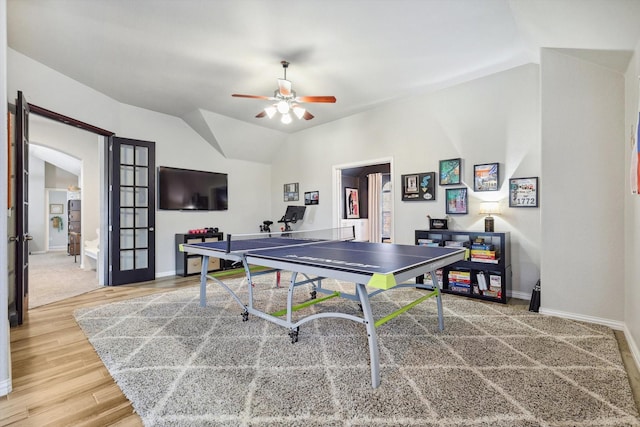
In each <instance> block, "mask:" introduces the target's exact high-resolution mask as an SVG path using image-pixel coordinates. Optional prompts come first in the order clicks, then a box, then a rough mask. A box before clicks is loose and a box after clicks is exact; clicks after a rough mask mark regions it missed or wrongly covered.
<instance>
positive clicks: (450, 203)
mask: <svg viewBox="0 0 640 427" xmlns="http://www.w3.org/2000/svg"><path fill="white" fill-rule="evenodd" d="M445 212H446V213H448V214H466V213H469V207H468V192H467V187H462V188H447V191H446V210H445Z"/></svg>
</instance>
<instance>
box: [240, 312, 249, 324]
mask: <svg viewBox="0 0 640 427" xmlns="http://www.w3.org/2000/svg"><path fill="white" fill-rule="evenodd" d="M247 320H249V312H248V311H245V312H244V313H242V321H243V322H246V321H247Z"/></svg>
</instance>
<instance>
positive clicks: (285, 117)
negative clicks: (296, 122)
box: [280, 113, 291, 125]
mask: <svg viewBox="0 0 640 427" xmlns="http://www.w3.org/2000/svg"><path fill="white" fill-rule="evenodd" d="M280 121H281V122H282V123H284V124H285V125H288V124H289V123H291V114H289V113H285V114H283V115H282V118H281V119H280Z"/></svg>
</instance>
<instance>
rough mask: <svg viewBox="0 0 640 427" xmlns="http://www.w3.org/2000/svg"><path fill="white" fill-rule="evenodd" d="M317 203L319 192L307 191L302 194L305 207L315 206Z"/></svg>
mask: <svg viewBox="0 0 640 427" xmlns="http://www.w3.org/2000/svg"><path fill="white" fill-rule="evenodd" d="M318 203H320V192H319V191H307V192H306V193H304V204H305V205H317V204H318Z"/></svg>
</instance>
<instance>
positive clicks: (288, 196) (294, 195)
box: [284, 182, 300, 202]
mask: <svg viewBox="0 0 640 427" xmlns="http://www.w3.org/2000/svg"><path fill="white" fill-rule="evenodd" d="M299 197H300V193H299V192H298V183H297V182H293V183H291V184H285V185H284V201H285V202H297V201H298V198H299Z"/></svg>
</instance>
